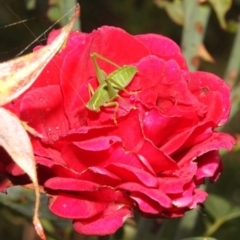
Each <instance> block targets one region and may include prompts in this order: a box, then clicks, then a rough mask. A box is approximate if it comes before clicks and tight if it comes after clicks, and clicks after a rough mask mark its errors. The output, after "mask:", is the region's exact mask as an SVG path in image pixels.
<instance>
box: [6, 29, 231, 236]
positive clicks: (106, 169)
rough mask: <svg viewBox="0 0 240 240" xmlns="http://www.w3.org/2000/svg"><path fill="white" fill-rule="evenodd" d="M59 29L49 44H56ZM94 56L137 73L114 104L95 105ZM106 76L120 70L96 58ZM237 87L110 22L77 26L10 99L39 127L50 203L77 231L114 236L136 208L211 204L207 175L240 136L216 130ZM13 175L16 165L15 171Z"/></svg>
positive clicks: (36, 143)
mask: <svg viewBox="0 0 240 240" xmlns="http://www.w3.org/2000/svg"><path fill="white" fill-rule="evenodd" d="M57 33H58V32H57V31H56V32H54V33H52V35H51V36H50V37H49V41H51V40H52V38H53V35H56V34H57ZM93 52H96V53H99V54H101V55H102V56H104V57H106V58H108V59H110V60H111V61H113V62H115V63H117V64H118V65H120V66H123V65H131V66H136V67H137V69H138V72H137V74H136V75H135V77H134V79H133V80H132V81H131V83H130V84H129V85H128V86H127V88H126V90H128V91H129V92H130V94H127V93H125V92H123V91H121V92H120V95H121V96H122V98H123V99H124V101H123V100H122V98H119V97H117V98H116V99H115V100H114V101H117V102H118V104H119V108H118V110H117V113H116V124H115V123H114V121H113V118H114V107H102V108H101V110H100V111H99V112H94V111H90V110H88V109H87V108H86V103H87V102H88V101H89V99H90V95H89V92H88V84H89V83H90V84H91V85H92V86H93V88H94V89H96V87H97V86H98V81H97V78H96V71H95V69H94V65H93V61H92V59H91V58H90V54H91V53H93ZM97 61H98V63H99V65H100V68H101V69H102V70H104V72H106V73H107V74H110V73H111V72H113V71H114V70H115V69H116V67H114V66H112V65H111V64H109V63H107V62H104V61H103V60H100V59H98V60H97ZM229 92H230V89H229V87H228V86H227V85H226V84H225V83H224V82H223V80H222V79H220V78H218V77H217V76H215V75H212V74H209V73H205V72H194V73H192V72H189V71H188V69H187V66H186V62H185V60H184V58H183V56H182V55H181V52H180V50H179V47H178V46H177V45H176V44H175V43H174V42H172V41H171V40H170V39H168V38H166V37H163V36H160V35H155V34H145V35H138V36H131V35H129V34H128V33H126V32H124V31H123V30H121V29H118V28H114V27H102V28H99V29H98V30H96V31H93V32H92V33H90V34H84V33H79V32H73V33H72V34H71V35H70V37H69V40H68V42H67V46H66V47H65V49H63V50H62V51H61V52H60V53H59V54H58V55H57V56H55V57H54V59H53V60H52V61H51V62H50V63H49V64H48V66H47V67H46V68H45V70H44V71H43V72H42V74H41V75H40V76H39V78H38V79H37V81H36V83H35V84H34V85H33V86H32V88H31V89H30V90H29V91H27V92H26V93H25V94H24V95H23V96H21V97H20V98H19V99H17V100H16V101H15V103H13V104H12V105H8V108H10V109H11V110H12V111H14V112H15V113H16V114H18V115H19V116H20V118H21V119H22V120H24V121H27V122H28V124H29V125H30V126H31V127H33V128H35V129H36V130H37V131H38V132H40V133H41V134H42V135H43V136H44V138H42V139H38V138H34V137H32V144H33V147H34V151H35V156H36V161H37V163H38V175H39V180H40V183H41V184H42V185H43V186H44V189H45V191H46V192H47V193H48V194H49V196H50V202H49V208H50V210H51V211H52V212H53V213H55V214H56V215H58V216H61V217H64V218H69V219H73V225H74V228H75V230H76V231H78V232H80V233H82V234H91V235H104V234H111V233H113V232H115V231H116V230H117V229H118V228H119V227H120V226H122V224H123V223H124V221H125V220H126V219H127V218H128V217H130V216H132V210H133V209H137V210H138V211H140V212H141V213H142V214H143V215H145V216H152V217H178V216H182V215H183V214H184V212H185V211H187V210H189V209H193V208H195V207H196V206H197V205H198V204H200V203H203V202H204V200H205V199H206V197H207V193H206V192H204V191H202V190H200V189H199V185H200V184H202V183H203V182H204V180H205V178H210V179H211V180H216V179H217V177H218V175H219V174H220V171H221V161H220V157H219V153H218V150H219V149H220V148H227V149H231V147H232V145H233V144H234V142H235V141H234V139H233V138H232V137H231V136H229V135H228V134H225V133H221V132H216V131H215V130H214V129H215V128H216V127H218V126H219V125H222V124H223V123H224V122H226V120H227V118H228V114H229V110H230V101H229V94H230V93H229ZM9 173H10V174H11V170H9Z"/></svg>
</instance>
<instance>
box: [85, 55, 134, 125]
mask: <svg viewBox="0 0 240 240" xmlns="http://www.w3.org/2000/svg"><path fill="white" fill-rule="evenodd" d="M91 58H92V60H93V64H94V67H95V69H96V75H97V80H98V82H99V86H98V87H97V89H96V90H95V91H93V89H92V87H91V85H89V90H90V92H91V93H92V97H91V99H90V100H89V101H88V103H87V105H86V107H87V108H88V109H89V110H91V111H95V112H99V111H100V107H102V106H104V107H111V106H115V110H114V122H115V123H117V122H116V116H115V115H116V112H117V110H118V106H119V105H118V102H116V101H114V100H115V99H116V98H118V97H119V98H121V97H120V96H119V94H118V93H119V92H120V91H122V90H123V91H125V92H127V91H126V90H125V88H126V87H127V86H128V85H129V84H130V82H131V81H132V80H133V78H134V76H135V74H136V73H137V71H138V70H137V68H136V67H135V66H126V65H124V66H123V67H120V66H118V65H117V64H115V63H114V62H112V61H111V60H109V59H107V58H105V57H103V56H102V55H100V54H98V53H96V52H95V53H92V54H91ZM96 58H100V59H102V60H104V61H105V62H107V63H109V64H111V65H113V66H115V67H117V69H116V70H115V71H113V72H111V73H110V74H109V75H106V74H105V72H104V71H103V70H101V69H100V67H99V65H98V63H97V61H96Z"/></svg>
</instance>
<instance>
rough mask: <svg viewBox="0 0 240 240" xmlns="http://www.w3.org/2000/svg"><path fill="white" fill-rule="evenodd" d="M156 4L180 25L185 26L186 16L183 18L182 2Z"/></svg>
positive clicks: (177, 0) (157, 0) (156, 1)
mask: <svg viewBox="0 0 240 240" xmlns="http://www.w3.org/2000/svg"><path fill="white" fill-rule="evenodd" d="M154 2H155V4H156V5H157V6H158V7H160V8H163V9H165V11H166V12H167V14H168V16H169V17H170V18H171V19H172V21H173V22H175V23H176V24H178V25H181V26H182V25H183V23H184V16H183V9H182V2H181V1H180V0H175V1H173V2H167V1H164V0H155V1H154Z"/></svg>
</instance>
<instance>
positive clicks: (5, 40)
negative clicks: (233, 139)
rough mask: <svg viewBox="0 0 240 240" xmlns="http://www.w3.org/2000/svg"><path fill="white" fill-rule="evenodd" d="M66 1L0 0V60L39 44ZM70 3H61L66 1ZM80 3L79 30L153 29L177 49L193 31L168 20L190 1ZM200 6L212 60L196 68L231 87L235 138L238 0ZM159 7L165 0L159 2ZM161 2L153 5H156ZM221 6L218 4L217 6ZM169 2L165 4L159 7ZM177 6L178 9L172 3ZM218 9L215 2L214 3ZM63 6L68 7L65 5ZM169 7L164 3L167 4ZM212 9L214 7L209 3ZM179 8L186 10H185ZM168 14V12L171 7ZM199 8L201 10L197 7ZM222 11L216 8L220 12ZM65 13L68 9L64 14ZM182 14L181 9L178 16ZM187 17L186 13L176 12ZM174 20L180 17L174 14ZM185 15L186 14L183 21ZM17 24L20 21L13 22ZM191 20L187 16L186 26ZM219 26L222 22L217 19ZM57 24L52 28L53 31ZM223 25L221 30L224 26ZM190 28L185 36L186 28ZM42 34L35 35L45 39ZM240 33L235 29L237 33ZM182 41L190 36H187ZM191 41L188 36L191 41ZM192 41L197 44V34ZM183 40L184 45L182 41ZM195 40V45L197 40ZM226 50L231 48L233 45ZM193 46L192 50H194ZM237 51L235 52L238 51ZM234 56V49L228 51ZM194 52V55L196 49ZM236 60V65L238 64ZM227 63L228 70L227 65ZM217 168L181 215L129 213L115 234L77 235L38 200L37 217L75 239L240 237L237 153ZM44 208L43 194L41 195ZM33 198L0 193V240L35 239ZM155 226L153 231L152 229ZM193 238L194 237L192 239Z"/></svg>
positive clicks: (53, 233)
mask: <svg viewBox="0 0 240 240" xmlns="http://www.w3.org/2000/svg"><path fill="white" fill-rule="evenodd" d="M67 1H68V0H62V1H61V0H0V43H1V44H0V61H5V60H8V59H11V58H14V57H16V56H17V55H18V54H19V53H21V54H22V51H23V50H24V49H25V48H26V51H25V50H24V53H27V52H31V51H32V48H33V47H34V46H36V45H39V44H40V43H39V42H38V41H36V42H35V43H33V44H32V45H30V46H29V44H31V43H32V42H33V41H34V40H35V39H36V37H37V36H39V35H40V34H42V33H43V32H44V31H45V30H46V29H48V28H49V27H50V26H51V25H52V24H53V22H54V21H56V20H57V19H59V18H60V16H61V15H62V14H63V13H66V12H67V7H66V2H67ZM74 2H75V1H68V4H69V5H70V6H71V5H72V6H73V4H74ZM78 2H79V3H80V5H81V23H80V25H81V30H82V31H84V32H91V31H92V30H93V29H96V28H98V27H100V26H102V25H113V26H117V27H121V28H123V29H125V30H126V31H128V32H129V33H131V34H142V33H149V32H152V33H158V34H162V35H165V36H167V37H169V38H171V39H172V40H174V41H175V42H176V43H178V44H179V45H180V46H181V45H184V41H185V40H186V38H185V40H184V37H185V36H184V34H190V36H192V39H193V43H194V41H195V38H194V36H195V35H194V34H195V33H194V31H192V32H191V29H190V27H188V25H187V26H186V25H185V27H183V26H182V25H179V24H176V23H175V22H176V19H173V18H171V17H170V15H171V13H172V14H173V15H175V16H178V14H179V9H182V8H183V5H182V4H184V3H185V4H189V5H185V8H186V6H187V7H188V6H190V4H192V3H191V2H197V0H182V1H180V0H174V1H170V0H169V1H167V0H166V2H168V3H169V4H172V5H164V6H165V8H163V7H162V8H160V7H159V6H157V4H156V3H157V2H162V1H157V0H156V1H155V2H156V3H154V1H153V0H79V1H78ZM209 2H211V3H212V5H210V4H209V3H207V4H206V5H205V6H204V7H206V8H207V10H206V11H208V13H205V14H206V15H201V17H202V20H203V22H204V21H206V29H205V30H206V31H203V34H202V40H201V41H203V44H204V46H205V48H206V49H207V51H208V53H209V54H210V55H211V56H212V58H213V59H214V63H213V61H210V62H209V61H206V60H209V59H210V60H211V58H209V57H206V55H204V54H203V52H201V53H202V55H203V56H202V58H203V59H201V60H200V58H198V59H197V63H199V64H198V66H196V65H193V66H192V67H193V70H194V68H198V69H199V70H204V71H209V72H212V73H215V74H217V75H218V76H220V77H222V78H225V80H227V81H228V83H229V84H230V85H231V86H232V89H233V91H232V92H233V97H232V99H233V112H232V115H231V119H230V121H229V123H228V124H227V125H226V126H225V127H224V129H223V130H224V131H226V132H229V133H231V134H232V135H236V134H237V133H239V132H240V111H239V90H238V89H239V74H238V71H239V68H240V64H239V62H240V59H238V58H240V56H238V55H239V54H240V39H237V40H236V36H237V30H238V29H240V27H239V23H238V20H239V15H240V0H233V1H230V0H217V1H216V0H215V1H214V0H211V1H210V0H209ZM216 2H218V3H219V2H220V5H221V4H222V5H221V6H222V7H223V6H227V4H229V6H230V8H229V9H227V8H226V9H227V10H226V9H225V10H226V14H225V15H224V14H222V19H223V18H224V19H225V20H222V21H225V22H224V23H223V22H222V23H221V22H219V19H218V18H217V15H216V12H215V11H214V4H216ZM165 4H166V3H165ZM159 5H160V4H159ZM220 5H217V6H218V7H219V6H220ZM166 6H168V7H166ZM179 6H180V8H179ZM221 6H220V7H221ZM68 7H69V6H68ZM169 7H170V8H169ZM215 7H216V5H215ZM185 10H186V9H185ZM171 11H172V12H171ZM204 11H205V10H204ZM222 11H223V10H222ZM70 15H71V14H70ZM179 16H181V14H180V15H179ZM183 16H184V17H186V12H183ZM179 19H181V17H180V18H179ZM186 19H187V18H186ZM18 22H19V23H18ZM189 22H190V20H189V19H188V23H189ZM220 23H221V24H222V26H221V24H220ZM61 24H64V23H63V22H60V24H57V25H55V26H54V27H53V28H58V27H60V26H61ZM224 24H225V29H224ZM189 30H190V33H189ZM49 31H50V30H48V31H46V33H45V34H43V35H42V36H41V38H40V40H39V41H40V42H41V43H42V44H44V43H45V40H46V36H47V33H48V32H49ZM238 31H239V30H238ZM187 40H188V41H189V39H187ZM190 40H191V39H190ZM197 41H200V40H199V39H198V40H197ZM185 44H188V43H185ZM195 44H199V43H196V42H195ZM233 47H235V49H234V50H233ZM195 50H196V49H195ZM238 52H239V54H238ZM234 53H235V54H234ZM184 54H185V56H186V57H187V58H188V57H189V56H190V57H193V56H195V55H196V52H192V51H191V49H190V50H189V49H184ZM200 55H201V54H200ZM231 62H233V63H234V64H235V66H234V67H235V68H236V72H237V73H236V74H235V75H236V76H235V75H234V77H232V78H228V77H227V76H228V73H227V69H228V68H231V65H230V66H229V64H230V63H231ZM238 64H239V65H238ZM232 68H233V67H232ZM223 163H224V171H223V173H222V175H221V176H220V178H219V180H218V181H217V182H216V183H214V184H211V183H209V184H208V183H207V189H208V190H207V191H208V193H209V194H210V197H209V198H208V200H207V202H206V204H204V205H205V207H202V208H200V209H199V210H193V211H192V212H189V213H188V214H187V216H186V217H185V218H183V219H174V220H164V221H162V220H158V221H153V220H145V219H142V218H140V217H139V216H137V217H136V219H135V221H132V222H128V224H126V225H125V227H124V228H123V229H121V230H119V231H118V233H117V234H115V236H106V237H98V238H97V237H88V238H87V237H84V236H80V235H78V234H76V233H74V232H73V231H72V228H71V222H70V221H63V220H60V219H58V218H56V217H54V216H52V215H51V214H50V213H49V212H48V211H47V208H46V207H44V204H42V210H41V215H42V217H43V224H44V227H45V229H46V230H47V233H48V235H49V239H50V240H51V239H52V240H53V239H56V240H57V239H59V240H60V239H63V240H70V239H72V240H78V239H125V240H128V239H129V240H130V239H135V240H137V239H143V240H145V239H148V240H181V239H187V238H189V239H192V240H193V239H202V240H203V239H205V240H207V239H209V240H210V239H211V238H203V237H200V236H204V234H205V236H208V237H212V238H214V239H218V240H238V239H240V159H239V150H238V148H237V147H236V149H235V150H234V151H233V152H232V153H224V152H223ZM43 202H45V205H46V198H44V197H43ZM33 203H34V195H33V193H31V192H30V191H27V190H24V189H21V188H15V189H14V190H12V191H11V192H10V194H8V195H6V196H5V195H3V194H0V214H1V215H0V216H1V217H0V239H1V240H5V239H6V240H15V239H16V240H19V239H22V240H34V239H38V238H37V237H36V235H35V232H34V230H33V228H32V226H31V218H32V211H31V208H33ZM153 229H154V231H153ZM195 236H199V237H200V238H193V237H195Z"/></svg>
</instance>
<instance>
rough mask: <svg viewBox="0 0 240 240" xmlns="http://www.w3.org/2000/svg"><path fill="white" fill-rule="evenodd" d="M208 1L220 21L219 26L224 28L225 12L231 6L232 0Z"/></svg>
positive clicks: (225, 26)
mask: <svg viewBox="0 0 240 240" xmlns="http://www.w3.org/2000/svg"><path fill="white" fill-rule="evenodd" d="M208 2H209V3H210V4H211V5H212V7H213V9H214V11H215V12H216V14H217V18H218V21H219V23H220V26H221V27H222V28H223V29H226V28H227V23H226V20H225V14H226V12H227V11H228V10H229V8H230V7H231V5H232V0H208Z"/></svg>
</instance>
